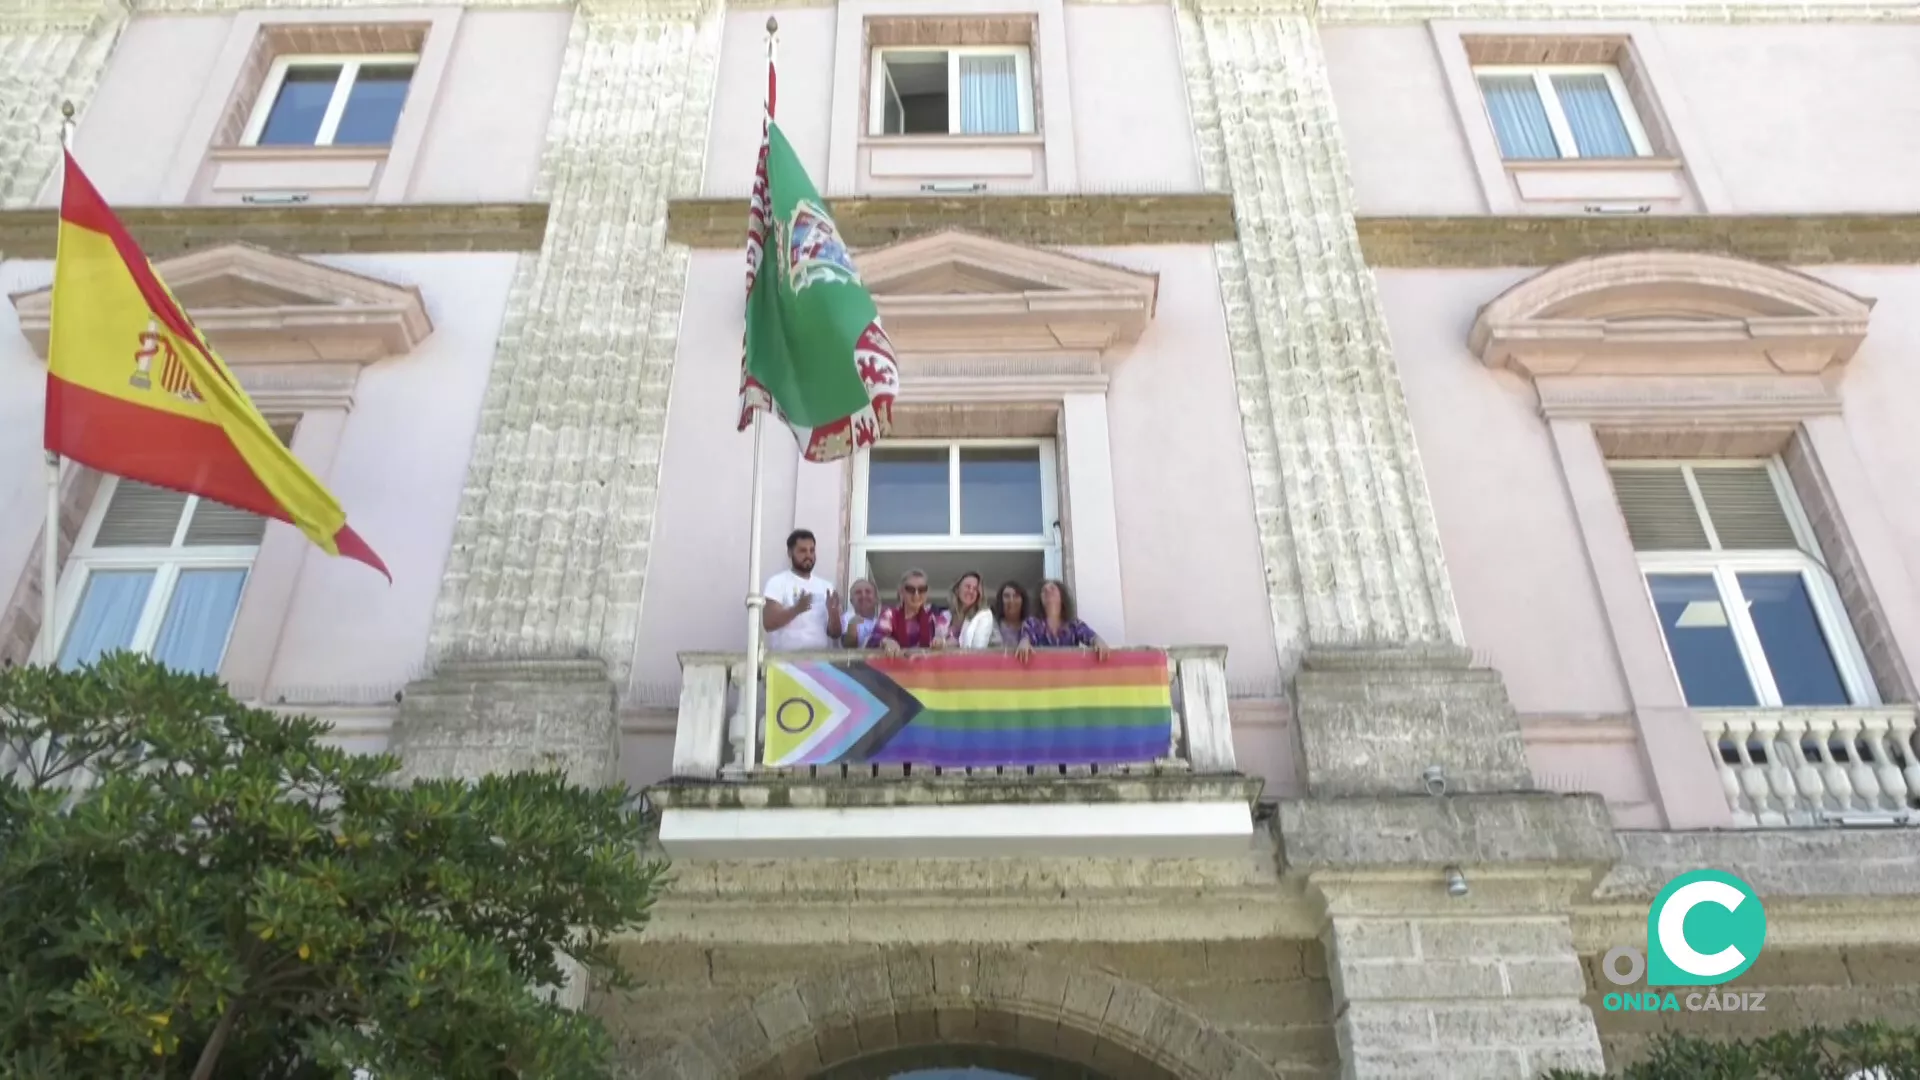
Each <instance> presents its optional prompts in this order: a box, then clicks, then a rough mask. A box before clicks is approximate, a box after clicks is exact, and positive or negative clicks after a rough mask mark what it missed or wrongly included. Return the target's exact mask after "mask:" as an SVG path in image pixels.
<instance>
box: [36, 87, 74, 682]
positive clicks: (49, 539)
mask: <svg viewBox="0 0 1920 1080" xmlns="http://www.w3.org/2000/svg"><path fill="white" fill-rule="evenodd" d="M60 149H61V152H62V163H61V169H60V175H61V176H62V178H63V179H62V180H61V185H62V187H63V188H64V187H65V184H66V181H65V179H64V177H65V176H66V167H65V160H64V158H65V155H66V154H67V153H70V152H71V151H72V150H73V102H71V101H63V102H61V103H60ZM49 360H51V358H49ZM47 377H48V378H52V377H53V376H52V375H51V374H49V375H48V376H47ZM40 546H41V548H42V550H41V552H40V664H41V666H43V667H52V666H53V665H54V663H55V661H57V660H59V659H60V605H59V603H58V598H59V592H60V455H59V454H56V453H54V452H53V451H52V450H48V451H47V533H46V538H45V539H43V540H42V541H41V542H40Z"/></svg>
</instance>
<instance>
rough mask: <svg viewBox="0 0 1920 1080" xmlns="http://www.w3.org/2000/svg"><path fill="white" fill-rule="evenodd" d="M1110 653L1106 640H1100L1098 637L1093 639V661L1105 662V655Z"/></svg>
mask: <svg viewBox="0 0 1920 1080" xmlns="http://www.w3.org/2000/svg"><path fill="white" fill-rule="evenodd" d="M1112 655H1113V650H1112V649H1109V648H1107V643H1106V642H1104V641H1101V640H1100V639H1099V638H1094V639H1093V659H1094V661H1095V662H1097V663H1101V664H1104V663H1106V662H1107V657H1109V656H1112Z"/></svg>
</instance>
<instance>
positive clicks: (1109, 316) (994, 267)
mask: <svg viewBox="0 0 1920 1080" xmlns="http://www.w3.org/2000/svg"><path fill="white" fill-rule="evenodd" d="M860 271H861V276H862V277H864V278H865V279H866V282H867V286H868V287H869V288H870V289H871V290H872V291H873V294H874V299H875V301H876V302H877V303H878V305H879V308H880V315H881V318H882V319H883V320H884V321H885V323H886V326H887V334H888V336H889V337H891V338H892V339H893V342H894V346H895V347H896V348H897V349H899V351H900V352H901V353H902V354H914V353H965V354H969V355H978V354H980V353H982V352H987V353H1025V352H1056V351H1059V350H1076V351H1090V352H1094V353H1098V354H1104V353H1105V352H1106V351H1107V350H1108V349H1110V348H1112V347H1113V346H1115V345H1119V344H1130V343H1132V342H1134V341H1137V340H1139V338H1140V335H1141V333H1142V332H1144V331H1145V330H1146V328H1147V323H1148V322H1149V321H1150V320H1151V319H1152V318H1153V310H1154V301H1155V300H1156V298H1157V297H1158V294H1159V286H1160V277H1159V275H1158V274H1145V273H1141V272H1139V271H1136V270H1126V269H1122V268H1120V267H1117V266H1109V265H1107V264H1104V263H1098V262H1094V261H1093V260H1091V259H1082V258H1076V257H1074V256H1071V255H1063V254H1060V253H1058V252H1053V251H1045V250H1041V249H1039V248H1033V247H1027V246H1024V245H1020V244H1011V243H1008V242H1007V241H1004V240H993V239H989V238H987V237H982V236H974V235H970V234H968V233H964V232H959V231H957V230H948V231H946V232H941V233H936V234H934V235H932V236H924V237H921V238H919V239H917V240H908V241H904V242H902V243H898V244H892V245H889V246H887V247H884V248H880V249H879V250H877V251H869V252H865V253H863V254H862V255H861V256H860Z"/></svg>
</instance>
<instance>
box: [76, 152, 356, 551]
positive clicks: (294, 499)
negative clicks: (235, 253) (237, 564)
mask: <svg viewBox="0 0 1920 1080" xmlns="http://www.w3.org/2000/svg"><path fill="white" fill-rule="evenodd" d="M52 323H53V326H52V332H51V345H50V347H49V349H48V363H47V433H46V434H47V449H48V450H50V451H52V452H54V453H56V454H59V455H61V456H63V457H69V458H72V459H73V460H75V461H78V462H80V463H81V464H83V465H88V466H91V467H93V468H95V469H99V470H100V471H102V472H107V473H113V474H115V475H117V476H124V477H127V478H128V479H131V480H141V481H145V482H146V483H149V484H154V485H157V486H159V487H164V488H171V489H173V490H175V491H182V492H186V493H188V494H191V495H198V496H200V497H202V498H206V499H212V500H214V501H215V502H221V503H225V504H227V505H228V506H233V507H237V508H239V509H241V510H250V511H252V512H253V513H256V514H259V515H261V516H262V517H270V518H274V519H276V520H279V521H285V522H288V523H290V524H292V525H294V526H296V527H298V528H299V529H300V531H301V532H303V533H305V534H306V535H307V538H308V539H310V540H312V541H313V542H314V543H316V544H318V545H320V547H321V548H322V549H323V550H325V551H326V553H327V554H329V555H345V556H346V557H348V558H350V559H357V560H359V561H360V562H363V563H366V564H367V565H368V566H371V567H373V568H374V569H375V570H378V571H380V572H381V573H382V574H386V576H387V580H389V581H391V580H393V575H391V574H388V573H387V567H386V564H384V563H382V562H381V561H380V557H379V556H378V555H375V554H374V553H373V549H372V548H370V547H368V546H367V545H366V542H365V541H363V540H361V539H360V537H359V536H357V535H356V534H355V533H354V531H353V530H352V529H350V528H348V527H347V515H346V512H345V511H344V510H342V509H340V504H339V503H338V502H335V501H334V498H333V496H332V495H331V494H329V493H328V492H327V489H326V488H324V487H322V486H321V485H320V481H318V480H316V479H314V478H313V475H312V474H311V473H309V472H307V470H306V469H305V468H304V467H303V466H302V465H301V464H300V461H299V459H297V458H295V457H294V456H293V454H292V452H291V451H289V450H288V449H287V448H286V446H285V445H284V444H282V443H281V442H280V439H279V437H278V436H276V435H275V434H274V433H273V429H272V428H271V427H269V426H268V424H267V421H266V419H265V418H264V417H262V416H261V415H260V411H259V410H258V409H256V408H254V405H253V402H252V401H251V400H250V399H249V398H248V397H247V395H246V392H245V391H243V390H241V389H240V383H239V380H237V379H235V378H234V377H233V373H232V372H231V371H229V370H228V369H227V365H226V364H224V363H222V362H221V360H220V358H219V357H218V356H216V355H214V352H213V350H212V349H211V348H210V347H208V345H207V342H206V338H205V337H203V336H202V335H201V333H200V331H199V329H198V328H197V327H195V326H194V325H193V321H192V320H191V319H189V318H187V313H186V312H185V311H184V310H182V309H181V307H180V304H179V302H178V301H176V300H175V299H174V298H173V294H172V293H171V292H169V291H168V290H167V287H166V285H165V284H163V283H162V282H161V280H160V276H159V275H158V274H156V273H154V270H153V264H152V263H149V262H148V261H147V257H146V255H145V254H144V253H142V252H141V250H140V248H139V246H138V245H137V244H135V243H134V242H133V237H131V236H129V235H128V234H127V230H126V227H125V226H124V225H122V224H121V223H120V219H119V218H117V217H115V216H114V213H113V211H112V210H111V209H109V208H108V206H107V204H106V201H105V200H103V199H102V198H101V197H100V193H99V192H98V191H96V190H95V189H94V186H93V183H92V182H91V181H89V180H88V179H87V176H86V174H85V173H83V172H81V171H80V166H79V165H78V164H77V163H76V162H75V161H74V160H73V155H72V154H68V155H66V182H65V184H64V186H63V187H62V189H61V195H60V246H59V251H58V254H57V255H56V256H55V258H54V269H53V318H52Z"/></svg>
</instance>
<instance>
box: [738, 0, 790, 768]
mask: <svg viewBox="0 0 1920 1080" xmlns="http://www.w3.org/2000/svg"><path fill="white" fill-rule="evenodd" d="M779 32H780V23H779V21H778V20H776V19H774V18H773V17H771V16H769V17H768V18H767V100H766V107H767V116H766V123H768V124H772V123H773V109H774V81H773V80H774V61H775V53H774V48H775V43H776V41H777V40H778V38H777V35H778V34H779ZM769 242H771V240H769ZM766 416H767V412H766V410H765V409H755V410H754V411H753V509H752V511H751V512H750V513H749V515H748V518H747V682H746V685H745V686H742V687H741V688H740V712H741V714H742V715H744V716H745V717H746V718H747V734H746V738H745V739H744V740H742V743H741V745H742V747H743V749H744V753H745V754H746V759H747V760H745V761H743V762H740V763H739V766H740V768H741V769H743V770H751V769H754V768H757V767H758V766H759V764H760V725H761V723H762V721H761V719H760V637H761V634H762V632H763V630H764V621H763V620H764V618H765V613H766V610H767V598H766V597H765V596H764V595H762V594H761V592H760V587H761V584H762V582H761V581H760V527H761V521H760V518H761V516H762V515H761V503H763V502H764V501H765V499H764V498H763V496H764V495H765V494H766V486H767V483H766V469H765V468H764V467H763V464H762V462H763V458H764V454H763V453H762V450H763V449H764V444H763V442H762V438H763V434H764V431H765V428H766V423H765V421H766Z"/></svg>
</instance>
